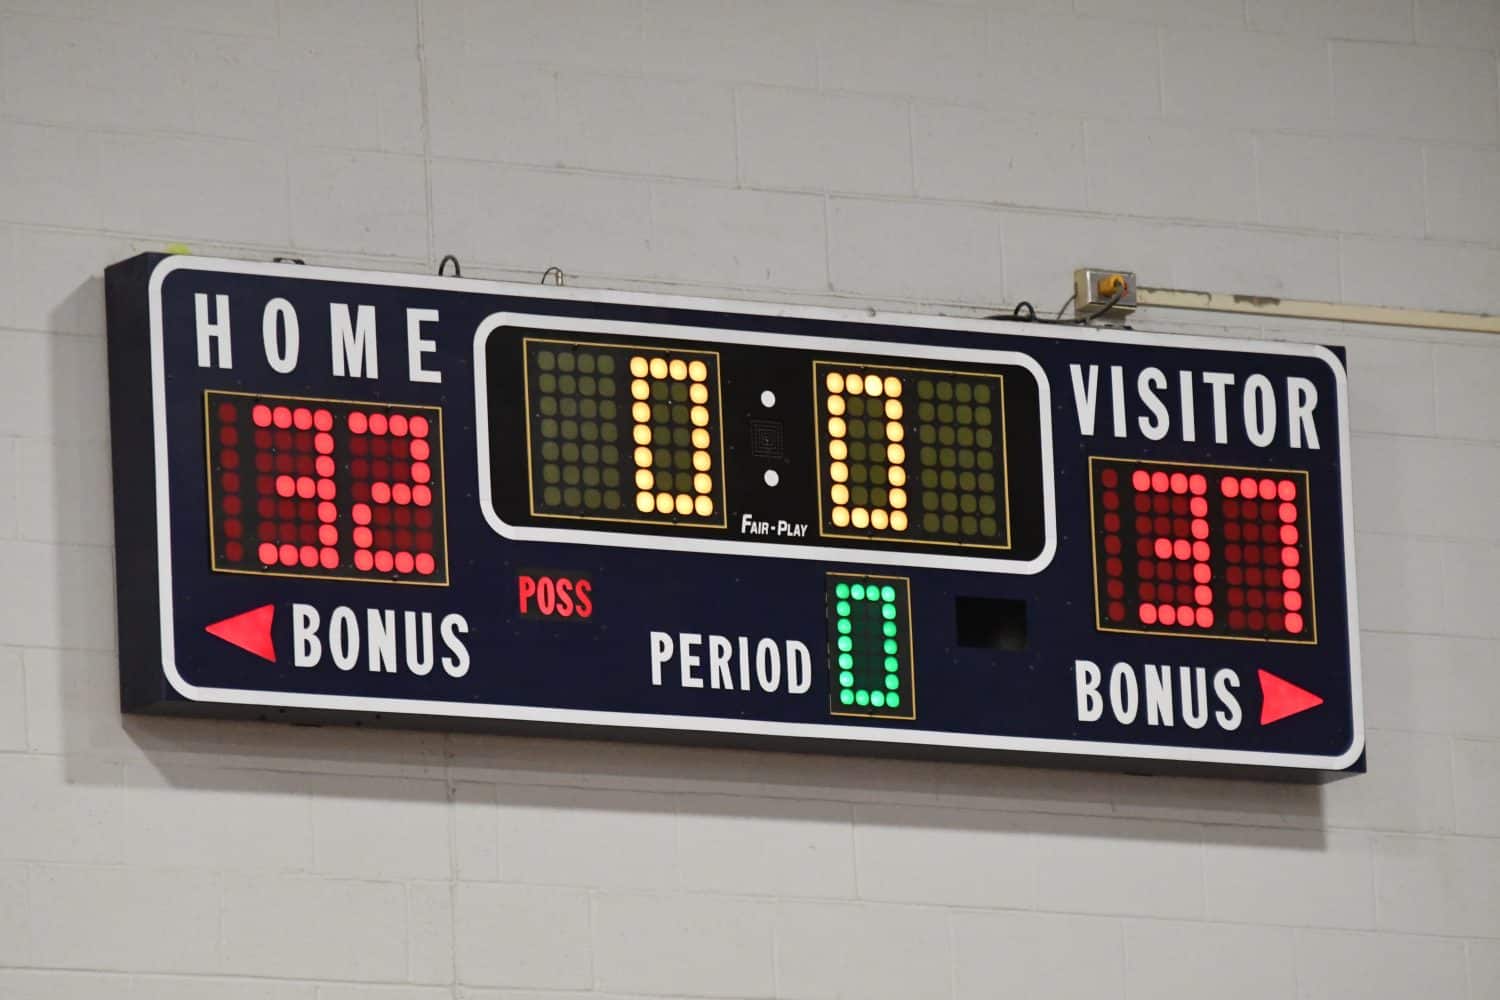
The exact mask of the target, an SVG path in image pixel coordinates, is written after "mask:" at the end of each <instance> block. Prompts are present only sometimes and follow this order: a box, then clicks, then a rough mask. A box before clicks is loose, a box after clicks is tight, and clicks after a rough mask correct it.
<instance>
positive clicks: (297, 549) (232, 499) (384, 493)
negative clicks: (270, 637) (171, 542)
mask: <svg viewBox="0 0 1500 1000" xmlns="http://www.w3.org/2000/svg"><path fill="white" fill-rule="evenodd" d="M205 416H206V419H207V432H208V462H209V504H210V518H209V520H210V523H211V526H212V536H213V567H214V569H215V570H218V571H222V572H231V573H235V572H238V573H269V574H278V575H292V576H310V577H328V578H336V579H358V580H384V581H401V582H412V583H432V584H446V583H447V565H448V560H447V551H446V544H445V538H444V527H445V526H444V523H443V496H442V470H441V447H440V446H439V442H440V440H441V436H440V433H439V424H440V419H441V411H439V410H438V409H436V408H433V407H417V406H392V405H389V404H378V403H369V404H361V403H350V402H343V401H333V400H311V399H297V398H292V397H269V396H250V395H245V394H240V393H228V392H208V393H205Z"/></svg>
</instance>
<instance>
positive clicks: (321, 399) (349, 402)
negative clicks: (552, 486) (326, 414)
mask: <svg viewBox="0 0 1500 1000" xmlns="http://www.w3.org/2000/svg"><path fill="white" fill-rule="evenodd" d="M211 395H219V396H239V397H242V398H244V399H257V400H261V401H265V400H282V401H289V402H297V403H337V404H339V405H341V406H354V407H359V408H361V409H368V408H371V407H374V408H385V409H399V410H425V411H427V412H430V413H432V414H435V415H436V417H437V419H436V420H435V421H434V422H433V425H434V427H435V428H436V430H437V434H436V437H437V446H438V447H437V454H438V463H439V465H438V475H437V476H434V477H433V481H434V482H436V483H438V487H439V488H438V493H439V495H440V496H441V497H442V515H443V578H442V579H441V580H424V579H422V578H421V577H402V578H401V579H399V580H391V579H387V578H385V577H382V576H380V575H379V574H378V573H377V574H374V575H366V576H342V575H340V574H339V573H338V571H337V570H323V571H322V572H318V571H316V570H312V569H309V570H306V571H305V572H302V573H286V572H282V571H279V570H275V571H273V570H269V569H233V568H231V567H228V566H220V565H219V550H218V547H217V546H216V545H215V544H214V540H215V536H214V530H215V528H214V505H213V495H214V494H213V479H214V463H213V442H212V441H211V440H210V434H209V432H210V431H211V430H212V427H213V422H212V420H211V419H210V418H209V409H208V397H209V396H211ZM203 455H204V463H203V466H204V468H203V471H204V475H205V477H206V478H207V480H208V483H207V485H208V501H209V502H208V538H209V567H210V569H212V571H213V572H215V573H233V574H235V575H238V576H279V577H285V578H287V579H294V580H340V581H343V582H346V583H384V584H398V585H401V586H407V587H447V586H449V585H450V584H451V583H452V579H453V578H452V575H451V574H452V568H451V566H450V564H449V560H448V484H447V478H448V458H447V453H446V452H445V451H444V449H443V408H442V407H441V406H430V405H427V404H423V403H389V402H375V401H373V400H367V399H333V398H330V397H327V396H281V395H276V394H272V393H262V392H239V391H236V390H233V389H204V390H203ZM434 505H436V504H434Z"/></svg>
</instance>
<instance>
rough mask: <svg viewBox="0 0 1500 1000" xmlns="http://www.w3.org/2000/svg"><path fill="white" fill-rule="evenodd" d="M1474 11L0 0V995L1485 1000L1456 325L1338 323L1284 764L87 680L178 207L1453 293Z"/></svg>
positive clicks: (706, 259) (509, 241) (1087, 4)
mask: <svg viewBox="0 0 1500 1000" xmlns="http://www.w3.org/2000/svg"><path fill="white" fill-rule="evenodd" d="M1497 45H1500V3H1497V2H1496V0H972V2H963V0H955V2H949V3H939V2H896V0H891V2H875V0H869V2H859V3H835V2H815V0H789V2H784V3H783V2H759V0H504V2H498V0H368V2H366V0H360V2H356V0H340V2H312V0H307V2H294V0H282V2H280V3H278V2H277V0H182V2H175V3H173V2H162V0H120V2H113V3H105V2H103V0H0V967H3V971H0V997H4V998H6V1000H12V998H25V1000H33V998H38V1000H40V998H48V1000H62V998H68V1000H74V998H103V997H109V998H121V997H124V998H128V1000H160V998H168V1000H171V998H184V1000H187V998H192V1000H353V998H365V997H369V998H374V1000H439V998H455V997H463V998H469V1000H540V998H547V1000H578V998H582V997H595V998H602V997H610V998H621V997H648V996H649V997H657V996H672V997H690V998H699V997H742V998H750V997H784V998H809V1000H810V998H818V997H847V998H853V1000H881V998H892V1000H925V998H942V1000H949V998H954V1000H957V998H963V1000H969V998H989V997H1004V998H1018V1000H1019V998H1023V997H1047V998H1052V997H1086V998H1089V1000H1115V998H1129V1000H1141V998H1164V1000H1177V998H1196V997H1202V996H1213V997H1216V998H1241V997H1244V998H1253V1000H1266V998H1268V997H1293V996H1295V997H1302V998H1309V1000H1310V998H1324V997H1328V998H1349V997H1360V998H1371V1000H1373V998H1381V997H1392V998H1409V997H1413V996H1421V997H1430V998H1433V1000H1440V998H1463V997H1469V998H1473V1000H1478V998H1493V997H1497V996H1500V613H1497V610H1496V607H1497V604H1500V399H1497V387H1500V340H1497V339H1495V338H1484V337H1477V336H1463V335H1458V334H1451V333H1443V332H1434V333H1415V332H1401V331H1395V330H1389V329H1359V328H1347V327H1317V326H1312V325H1307V324H1300V325H1298V324H1288V325H1285V326H1280V327H1274V328H1273V327H1269V326H1265V325H1263V324H1257V323H1253V322H1248V323H1246V322H1237V321H1233V320H1226V319H1223V318H1219V319H1214V318H1211V317H1197V318H1193V317H1183V316H1180V315H1179V316H1169V315H1147V314H1143V315H1142V316H1141V317H1140V320H1139V325H1142V326H1146V327H1153V328H1158V329H1165V328H1174V329H1175V328H1187V329H1193V330H1203V331H1207V332H1224V331H1225V330H1226V329H1228V330H1231V331H1232V332H1235V333H1243V334H1248V335H1251V336H1267V337H1293V338H1298V339H1311V340H1318V341H1322V342H1325V343H1339V344H1345V345H1347V346H1348V348H1349V352H1350V365H1351V383H1352V386H1353V393H1354V401H1353V421H1354V427H1355V431H1356V435H1355V441H1354V452H1355V454H1354V459H1355V461H1356V463H1357V464H1356V465H1355V470H1356V471H1355V478H1356V484H1357V488H1358V490H1359V491H1360V492H1359V498H1358V504H1357V521H1358V529H1359V533H1358V542H1359V544H1358V550H1359V551H1358V556H1359V585H1360V586H1359V589H1360V600H1361V606H1362V607H1361V610H1362V611H1363V614H1364V624H1365V631H1364V634H1363V651H1364V659H1365V666H1366V678H1367V679H1366V704H1367V705H1368V719H1369V726H1370V736H1369V745H1370V773H1369V774H1368V775H1367V776H1365V777H1362V778H1357V779H1354V780H1351V781H1346V782H1342V783H1339V784H1334V785H1330V786H1327V787H1324V788H1308V787H1294V786H1286V785H1274V784H1247V783H1233V782H1223V781H1206V780H1180V779H1179V780H1161V779H1151V778H1141V777H1126V776H1109V775H1101V774H1079V773H1070V772H1065V771H1062V772H1049V771H1040V770H1020V769H1001V768H993V767H979V766H944V765H937V764H911V763H899V762H877V761H861V760H846V759H830V758H818V757H793V756H783V755H776V754H755V753H730V752H708V751H693V750H684V749H651V748H640V747H621V746H613V745H603V744H591V743H579V742H566V741H541V740H536V741H522V740H515V739H503V738H492V737H472V736H470V737H456V736H444V735H439V734H420V735H419V734H409V733H390V732H366V731H354V730H341V729H321V730H316V729H298V728H279V727H270V726H258V725H248V724H236V723H207V722H203V723H185V722H182V721H173V720H161V719H140V718H131V719H122V718H121V716H120V713H119V710H118V707H117V703H116V698H117V685H116V679H115V670H116V665H115V658H114V653H113V651H114V648H115V636H114V622H113V603H112V602H113V593H112V589H113V577H112V567H111V560H112V549H111V545H112V539H113V527H112V524H111V515H110V505H109V488H110V487H109V477H108V462H107V457H108V444H107V442H108V437H109V431H108V427H107V423H106V418H105V407H104V402H105V375H104V340H103V337H104V330H103V291H102V284H101V279H100V274H101V271H102V268H103V267H104V265H105V264H107V263H108V262H110V261H112V260H115V259H118V258H121V257H124V256H127V255H129V254H132V253H134V252H137V251H141V250H148V249H161V248H163V247H164V246H166V245H167V244H170V243H179V242H180V243H186V244H188V245H189V246H191V247H192V248H193V250H194V251H196V252H200V253H208V252H212V253H221V254H225V255H229V256H246V257H252V258H258V259H265V258H268V257H270V256H273V255H278V254H295V255H297V256H302V257H306V258H308V259H309V260H311V261H315V262H320V263H340V264H352V265H354V266H361V267H377V268H383V269H391V270H412V271H425V272H430V271H432V270H433V269H434V268H435V265H436V262H437V260H438V258H439V257H440V256H441V255H442V254H444V253H448V252H452V253H456V254H457V255H458V256H459V257H460V258H461V259H462V261H463V264H464V267H465V273H466V274H478V275H489V276H496V277H510V278H522V279H525V280H532V281H534V280H536V278H537V276H538V275H539V273H540V272H541V271H542V269H543V268H545V267H547V266H548V265H558V266H561V267H562V268H563V269H564V270H566V271H567V273H568V275H569V280H570V281H571V282H572V283H575V284H579V285H585V284H586V285H597V286H601V287H628V288H649V289H664V290H674V289H676V290H684V291H692V292H707V293H712V294H720V295H725V296H733V297H751V298H771V299H776V300H784V301H798V302H821V303H832V304H860V305H864V304H881V305H892V306H896V307H901V308H907V309H922V310H937V311H946V312H954V313H963V314H974V313H975V312H976V311H979V310H991V311H994V310H997V309H1000V308H1009V307H1010V306H1012V305H1014V303H1016V302H1017V301H1018V300H1020V299H1029V300H1031V301H1033V302H1035V303H1036V304H1037V306H1038V307H1039V308H1044V309H1045V308H1056V307H1057V306H1058V305H1060V304H1061V301H1062V299H1063V298H1064V297H1065V296H1066V295H1067V292H1068V281H1069V273H1070V271H1071V269H1072V268H1073V267H1075V266H1077V265H1081V264H1093V263H1100V264H1105V265H1119V266H1126V267H1132V268H1135V269H1137V270H1139V271H1140V272H1141V274H1142V276H1143V278H1144V279H1145V280H1147V281H1148V282H1149V283H1153V284H1159V285H1173V286H1179V287H1199V288H1212V289H1218V290H1231V291H1239V292H1248V293H1258V294H1269V295H1288V296H1300V297H1310V298H1323V299H1343V300H1346V301H1351V302H1368V303H1389V304H1399V305H1412V306H1424V307H1433V308H1446V309H1456V310H1475V311H1485V310H1488V311H1500V83H1497V79H1500V77H1497V61H1496V54H1497Z"/></svg>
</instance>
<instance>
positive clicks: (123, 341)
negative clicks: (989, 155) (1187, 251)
mask: <svg viewBox="0 0 1500 1000" xmlns="http://www.w3.org/2000/svg"><path fill="white" fill-rule="evenodd" d="M1091 287H1092V286H1091ZM1116 291H1118V289H1116ZM1092 294H1094V293H1093V291H1092V290H1091V291H1090V295H1092ZM1111 294H1113V293H1111ZM108 295H109V347H110V387H111V408H112V422H113V442H114V450H115V474H116V479H115V490H116V498H115V499H116V514H117V516H116V524H117V526H118V527H117V530H118V548H119V559H118V574H119V602H120V609H119V610H120V631H121V670H122V681H123V690H124V698H125V703H126V706H127V708H128V709H129V710H133V711H147V712H164V713H177V714H197V715H235V716H253V717H263V718H285V719H291V720H298V721H329V722H340V721H361V722H367V721H368V722H380V723H383V724H387V725H397V724H408V725H428V726H444V727H453V726H460V725H462V726H466V727H486V728H504V729H509V730H514V729H526V730H538V729H540V730H544V731H551V732H564V733H566V732H574V733H587V734H590V735H595V736H599V735H604V736H621V737H626V736H629V737H636V738H648V739H650V738H670V739H672V740H674V741H696V742H704V743H735V744H739V745H753V746H760V747H770V748H777V747H795V748H798V749H802V750H808V749H820V748H827V749H835V750H840V751H843V752H854V753H879V754H907V755H924V756H934V755H936V756H955V757H960V756H961V757H974V756H980V757H994V758H1006V759H1017V758H1021V759H1032V760H1038V761H1058V760H1065V761H1068V762H1094V763H1097V764H1105V765H1113V766H1119V767H1123V768H1128V769H1130V770H1133V771H1139V770H1142V769H1148V770H1181V769H1200V770H1201V769H1205V768H1217V769H1230V770H1233V769H1241V770H1254V771H1257V772H1259V773H1277V774H1287V775H1294V774H1301V775H1325V774H1330V773H1337V772H1342V771H1347V770H1360V769H1362V767H1363V764H1362V751H1363V744H1364V735H1363V723H1362V715H1361V707H1360V689H1359V655H1358V646H1357V634H1358V632H1357V616H1356V609H1355V597H1354V576H1353V562H1352V558H1353V546H1352V525H1351V521H1350V516H1349V500H1350V493H1349V490H1350V485H1349V470H1348V417H1347V389H1346V384H1345V373H1344V366H1343V363H1342V360H1341V358H1340V357H1339V356H1337V355H1336V354H1335V353H1333V352H1331V351H1329V350H1327V349H1324V348H1321V347H1316V346H1307V345H1301V344H1275V343H1268V342H1248V341H1228V340H1207V339H1199V338H1187V337H1178V336H1162V335H1153V334H1145V333H1130V332H1119V331H1110V332H1108V333H1104V332H1101V331H1093V330H1088V329H1082V328H1062V327H1038V326H1035V325H1027V324H1018V323H1004V322H991V321H969V320H955V319H946V318H939V317H922V316H871V315H870V314H867V313H855V312H844V311H837V310H826V309H797V308H790V307H786V306H779V305H765V306H761V305H754V304H747V303H739V302H729V301H723V300H707V299H684V298H672V297H665V296H656V295H643V294H626V293H613V292H599V291H590V290H582V289H571V288H569V289H562V288H555V287H542V286H535V285H508V284H500V283H493V282H480V281H472V280H463V279H457V278H451V279H450V278H441V277H426V276H411V275H397V274H378V273H372V272H363V271H342V270H332V269H323V268H309V267H299V266H294V265H281V264H258V263H243V262H235V261H227V260H212V259H206V258H193V257H168V258H162V257H158V256H143V257H137V258H134V259H131V260H128V261H124V262H122V263H120V264H117V265H115V266H114V267H112V268H110V270H109V274H108ZM1124 301H1125V299H1124V296H1123V294H1122V295H1121V296H1120V299H1119V302H1117V303H1116V304H1117V305H1118V304H1120V303H1123V302H1124Z"/></svg>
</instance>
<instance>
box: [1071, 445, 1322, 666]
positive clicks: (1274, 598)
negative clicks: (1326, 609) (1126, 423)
mask: <svg viewBox="0 0 1500 1000" xmlns="http://www.w3.org/2000/svg"><path fill="white" fill-rule="evenodd" d="M1089 467H1090V478H1091V480H1092V487H1093V489H1092V501H1093V520H1094V583H1095V600H1096V607H1097V612H1098V627H1099V628H1100V629H1101V630H1102V631H1108V632H1136V633H1149V634H1154V635H1200V636H1214V637H1220V638H1243V639H1261V640H1269V641H1273V642H1301V643H1312V642H1316V641H1317V635H1316V629H1315V619H1314V615H1313V608H1312V577H1311V571H1310V567H1309V566H1308V565H1307V555H1308V551H1309V548H1308V541H1309V539H1308V528H1307V521H1308V515H1307V474H1306V473H1305V472H1301V471H1286V470H1271V469H1248V468H1244V469H1242V468H1227V467H1221V466H1193V465H1184V464H1178V463H1166V462H1146V461H1132V460H1125V459H1108V458H1091V459H1090V460H1089Z"/></svg>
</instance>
